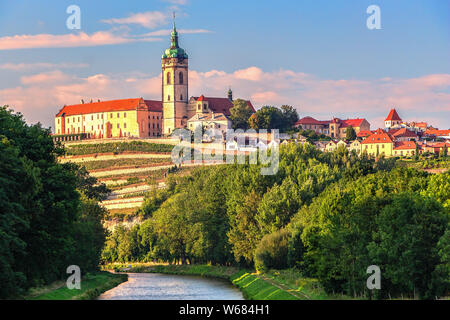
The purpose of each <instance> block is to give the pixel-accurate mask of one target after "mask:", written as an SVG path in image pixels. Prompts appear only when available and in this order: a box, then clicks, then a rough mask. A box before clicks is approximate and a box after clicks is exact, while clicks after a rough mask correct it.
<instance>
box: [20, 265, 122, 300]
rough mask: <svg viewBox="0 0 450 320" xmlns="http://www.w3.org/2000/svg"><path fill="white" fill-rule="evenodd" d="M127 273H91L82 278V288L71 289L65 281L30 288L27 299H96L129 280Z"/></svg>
mask: <svg viewBox="0 0 450 320" xmlns="http://www.w3.org/2000/svg"><path fill="white" fill-rule="evenodd" d="M127 279H128V275H126V274H113V273H110V272H106V271H102V272H96V273H89V274H87V275H86V276H84V277H83V278H82V279H81V289H80V290H69V289H68V288H67V287H66V283H65V282H63V281H60V282H55V283H53V284H51V285H48V286H45V287H41V288H33V289H30V292H29V295H27V296H26V297H25V300H94V299H96V298H97V297H98V296H99V295H101V294H102V293H103V292H106V291H108V290H110V289H112V288H114V287H116V286H118V285H119V284H121V283H122V282H125V281H127Z"/></svg>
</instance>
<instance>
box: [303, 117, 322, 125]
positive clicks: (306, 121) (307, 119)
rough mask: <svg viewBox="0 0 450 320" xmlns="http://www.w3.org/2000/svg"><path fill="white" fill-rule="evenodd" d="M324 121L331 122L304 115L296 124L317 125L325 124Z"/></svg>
mask: <svg viewBox="0 0 450 320" xmlns="http://www.w3.org/2000/svg"><path fill="white" fill-rule="evenodd" d="M324 122H326V124H328V123H329V121H319V120H316V119H314V118H312V117H304V118H302V119H300V120H298V121H297V122H296V123H295V124H296V125H302V124H316V125H319V124H320V125H322V124H325V123H324Z"/></svg>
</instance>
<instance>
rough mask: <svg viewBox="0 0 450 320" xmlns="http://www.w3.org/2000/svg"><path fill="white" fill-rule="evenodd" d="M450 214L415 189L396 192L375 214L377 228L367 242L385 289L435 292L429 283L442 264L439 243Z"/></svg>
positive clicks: (427, 295) (424, 295) (428, 294)
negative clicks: (413, 190) (380, 271)
mask: <svg viewBox="0 0 450 320" xmlns="http://www.w3.org/2000/svg"><path fill="white" fill-rule="evenodd" d="M448 218H449V217H448V215H447V214H445V212H444V209H443V207H442V206H441V205H440V204H439V203H438V202H437V201H436V200H434V199H431V198H427V197H422V196H419V195H418V194H415V193H400V194H398V195H394V197H393V199H392V202H391V203H390V204H388V205H387V206H385V207H384V208H383V209H382V210H381V212H380V214H379V215H378V216H377V217H376V222H377V230H376V232H375V233H374V238H373V241H372V242H371V243H370V244H369V246H368V248H369V255H370V257H371V258H372V261H373V263H374V264H376V265H378V266H380V268H381V270H382V275H383V287H382V291H383V292H385V293H390V294H391V295H399V294H401V293H403V294H405V293H406V294H409V295H410V296H416V295H417V296H419V297H420V298H427V299H430V298H434V297H435V296H436V288H433V287H430V284H432V283H433V282H432V280H433V273H434V271H435V269H436V267H437V266H438V265H439V264H440V257H439V254H438V248H437V243H438V241H439V240H440V238H441V237H442V235H443V234H444V232H445V229H446V226H447V222H448V220H449V219H448Z"/></svg>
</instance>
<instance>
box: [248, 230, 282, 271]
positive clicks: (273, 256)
mask: <svg viewBox="0 0 450 320" xmlns="http://www.w3.org/2000/svg"><path fill="white" fill-rule="evenodd" d="M289 236H290V233H289V231H288V230H286V229H281V230H277V231H275V232H274V233H271V234H268V235H265V236H264V237H263V238H262V239H261V241H260V243H259V244H258V246H257V248H256V250H255V268H256V270H257V271H261V272H265V271H268V270H270V269H285V268H287V266H288V246H289Z"/></svg>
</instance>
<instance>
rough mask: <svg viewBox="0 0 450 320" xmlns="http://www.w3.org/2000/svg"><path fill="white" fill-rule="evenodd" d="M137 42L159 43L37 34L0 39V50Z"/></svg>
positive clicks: (99, 34)
mask: <svg viewBox="0 0 450 320" xmlns="http://www.w3.org/2000/svg"><path fill="white" fill-rule="evenodd" d="M138 41H144V42H149V41H161V39H158V38H140V39H135V38H130V37H129V36H128V35H126V34H122V35H120V34H115V33H113V32H110V31H99V32H95V33H93V34H87V33H85V32H80V33H78V34H63V35H53V34H37V35H15V36H8V37H0V50H14V49H32V48H69V47H92V46H103V45H113V44H123V43H129V42H138Z"/></svg>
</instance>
